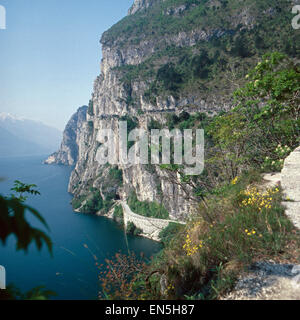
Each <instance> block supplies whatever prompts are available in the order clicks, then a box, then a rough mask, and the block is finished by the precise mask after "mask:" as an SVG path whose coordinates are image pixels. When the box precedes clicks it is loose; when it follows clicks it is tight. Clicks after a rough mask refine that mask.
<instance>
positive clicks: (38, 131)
mask: <svg viewBox="0 0 300 320" xmlns="http://www.w3.org/2000/svg"><path fill="white" fill-rule="evenodd" d="M61 138H62V133H61V132H60V131H59V130H58V129H56V128H52V127H49V126H47V125H45V124H43V123H42V122H39V121H34V120H28V119H23V118H19V117H15V116H12V115H10V114H8V113H0V157H10V156H27V155H43V154H48V153H51V152H53V151H55V150H57V149H58V147H59V145H60V141H61Z"/></svg>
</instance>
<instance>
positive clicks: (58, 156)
mask: <svg viewBox="0 0 300 320" xmlns="http://www.w3.org/2000/svg"><path fill="white" fill-rule="evenodd" d="M86 112H87V106H83V107H80V108H79V109H78V110H77V112H76V113H74V114H73V116H72V117H71V119H70V120H69V122H68V124H67V125H66V128H65V130H64V133H63V140H62V143H61V147H60V149H59V151H57V152H55V153H53V154H52V155H50V156H49V157H48V159H46V160H45V163H46V164H52V163H56V164H63V165H70V166H71V165H74V164H75V163H76V161H77V159H78V140H77V138H78V137H79V136H80V132H81V127H82V126H83V125H84V122H85V121H86Z"/></svg>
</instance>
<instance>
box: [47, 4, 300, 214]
mask: <svg viewBox="0 0 300 320" xmlns="http://www.w3.org/2000/svg"><path fill="white" fill-rule="evenodd" d="M294 3H295V1H294V2H287V1H284V0H266V1H260V0H244V1H240V0H232V1H226V0H201V1H200V0H165V1H163V0H152V1H151V0H136V1H135V2H134V4H133V6H132V7H131V9H130V10H129V15H128V16H127V17H125V18H124V19H122V20H121V21H120V22H118V23H117V24H116V25H114V26H113V27H112V28H111V29H110V30H108V31H107V32H105V33H104V34H103V36H102V39H101V43H102V52H103V59H102V63H101V74H100V75H99V77H97V79H96V81H95V83H94V91H93V94H92V99H91V101H90V104H89V108H88V112H87V122H86V123H85V124H83V125H82V128H81V130H80V135H79V137H77V138H76V143H77V144H78V150H79V156H78V161H77V162H76V167H75V169H74V171H73V173H72V175H71V179H70V184H69V191H70V192H71V193H73V194H74V196H75V199H76V201H77V205H76V207H79V208H80V203H85V202H86V199H88V198H89V197H90V195H91V193H92V194H93V197H94V196H95V190H98V191H99V194H100V197H101V201H100V202H101V205H100V206H99V205H97V206H96V207H95V211H98V210H100V209H105V210H107V209H109V207H110V205H111V203H112V201H113V200H114V198H122V199H124V200H126V199H127V198H128V197H131V196H132V194H135V195H136V197H137V199H138V201H143V202H144V201H146V202H156V203H159V204H161V206H163V207H164V208H165V209H167V211H168V212H169V213H170V217H171V218H176V219H184V218H186V217H187V216H188V215H189V214H190V213H191V212H192V211H193V207H192V206H191V202H190V201H189V199H188V198H187V193H186V190H184V189H183V188H182V186H181V185H180V181H179V180H178V181H170V180H167V179H165V178H166V174H165V172H164V170H162V169H161V167H160V166H142V165H136V166H132V167H126V166H124V165H119V166H118V168H108V167H107V166H101V165H99V163H98V162H97V161H96V153H97V149H98V147H99V142H98V141H97V133H98V130H99V129H103V128H113V129H114V130H115V131H116V130H117V128H118V121H119V120H127V122H128V123H129V124H130V127H131V128H134V127H140V128H144V129H150V128H152V129H153V128H160V127H161V126H163V125H169V124H170V123H174V121H177V122H180V121H183V120H188V119H189V117H190V115H192V114H196V115H198V118H197V119H198V120H199V119H200V121H201V119H204V118H205V117H204V116H202V115H201V114H202V113H206V114H208V115H209V114H211V115H212V114H216V113H217V112H219V111H221V110H226V109H229V108H231V106H232V103H233V102H232V100H231V98H230V96H231V93H232V92H233V90H234V89H236V88H237V87H238V86H239V85H240V84H242V83H243V79H244V78H245V75H246V70H248V68H249V67H250V66H253V65H254V64H255V63H256V62H257V60H258V57H260V56H261V55H262V54H263V53H265V52H267V51H272V50H279V51H283V52H286V53H287V54H289V55H290V56H291V57H296V56H297V55H298V54H299V44H300V41H299V32H296V31H295V30H293V29H292V28H291V19H292V14H291V8H292V5H293V4H294ZM174 119H175V120H174ZM184 125H188V123H186V124H183V123H182V128H184ZM200 127H201V124H200ZM53 161H55V162H59V161H60V160H59V159H58V158H56V159H54V160H53ZM112 170H115V171H116V170H121V172H122V179H111V174H112V172H114V171H112ZM118 176H119V175H118ZM187 189H188V187H187ZM112 190H113V192H112ZM93 199H94V198H93ZM105 201H106V202H105ZM100 202H99V201H98V202H97V201H96V203H97V204H99V203H100ZM78 203H79V204H78ZM103 203H106V204H107V205H106V206H104V205H103Z"/></svg>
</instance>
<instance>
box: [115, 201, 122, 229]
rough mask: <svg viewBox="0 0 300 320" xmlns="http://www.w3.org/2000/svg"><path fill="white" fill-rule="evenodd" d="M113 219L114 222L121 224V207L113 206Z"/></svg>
mask: <svg viewBox="0 0 300 320" xmlns="http://www.w3.org/2000/svg"><path fill="white" fill-rule="evenodd" d="M113 219H114V220H116V221H117V222H118V223H121V224H123V208H122V206H121V205H118V206H115V209H114V213H113Z"/></svg>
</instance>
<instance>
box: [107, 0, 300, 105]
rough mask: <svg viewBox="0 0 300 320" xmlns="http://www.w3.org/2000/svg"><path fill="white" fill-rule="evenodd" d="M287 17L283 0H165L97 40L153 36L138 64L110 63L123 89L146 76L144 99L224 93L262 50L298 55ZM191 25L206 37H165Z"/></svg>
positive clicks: (129, 42)
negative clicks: (182, 40) (187, 41)
mask: <svg viewBox="0 0 300 320" xmlns="http://www.w3.org/2000/svg"><path fill="white" fill-rule="evenodd" d="M181 5H185V9H184V10H183V11H181V13H180V14H174V13H172V10H173V11H174V9H176V8H178V7H179V6H181ZM224 12H226V14H224ZM292 17H293V15H292V13H291V7H290V6H289V5H287V3H286V1H285V0H279V1H275V0H267V1H260V0H255V1H253V0H246V1H239V0H232V1H223V0H220V1H208V0H204V1H203V0H202V1H200V0H199V1H196V0H195V1H190V0H178V1H174V0H168V1H162V2H158V3H157V4H156V5H154V6H153V7H151V8H149V9H147V10H145V11H141V12H138V13H136V14H134V15H130V16H127V17H125V18H124V19H123V20H121V21H120V22H118V23H117V24H116V25H114V26H113V27H112V28H111V29H110V30H108V31H107V32H105V33H104V35H103V38H102V42H103V43H104V44H105V45H117V46H118V47H121V48H122V46H135V45H140V44H141V43H142V42H144V41H154V43H155V44H156V46H155V44H154V46H155V48H154V49H155V51H154V54H152V55H151V56H150V57H147V58H146V59H145V60H144V61H143V62H142V63H140V64H138V65H124V66H121V67H118V68H116V70H118V71H119V72H121V74H122V81H123V83H124V86H125V87H126V88H132V84H133V82H134V81H140V80H142V81H146V83H148V89H147V90H146V91H145V98H146V99H148V100H149V101H150V102H151V103H153V104H156V97H157V96H164V95H168V94H172V95H173V96H174V97H179V96H185V95H186V94H187V93H192V92H195V91H196V92H197V93H198V94H201V96H202V97H204V96H205V97H211V96H212V94H213V93H216V94H217V95H218V96H220V97H223V98H224V96H226V95H228V94H230V93H231V92H232V90H234V89H236V87H237V86H238V85H239V84H240V83H243V80H242V79H243V78H244V76H245V74H246V71H247V69H248V68H249V67H252V66H254V64H255V63H256V62H257V61H258V59H259V57H260V56H262V55H263V54H264V53H266V52H268V51H273V50H279V51H281V52H284V53H286V54H288V55H289V56H291V57H297V56H298V55H299V50H300V48H299V43H300V38H299V37H300V35H299V32H291V26H290V24H291V19H292ZM245 19H248V24H247V23H245V21H244V20H245ZM238 22H240V23H238ZM195 30H196V31H200V30H202V31H203V32H205V33H207V34H209V36H208V39H204V40H202V41H201V40H200V41H196V43H195V44H193V45H191V46H189V45H184V44H175V43H174V42H172V41H171V42H170V41H168V40H169V38H172V37H174V35H176V34H178V33H179V32H191V31H195ZM187 37H188V36H187ZM130 91H132V90H130ZM128 97H129V98H128V99H129V100H130V101H128V102H129V105H130V104H134V97H132V92H130V94H129V95H128Z"/></svg>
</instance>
